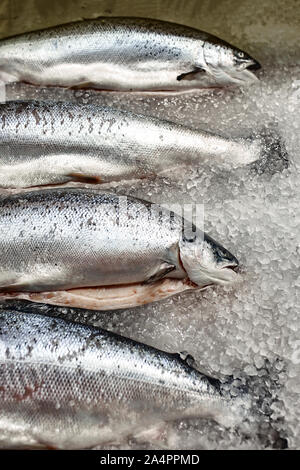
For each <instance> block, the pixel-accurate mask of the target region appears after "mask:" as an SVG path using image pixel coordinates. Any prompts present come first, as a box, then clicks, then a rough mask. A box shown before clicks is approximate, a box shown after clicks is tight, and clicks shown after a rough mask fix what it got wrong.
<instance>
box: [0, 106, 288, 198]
mask: <svg viewBox="0 0 300 470" xmlns="http://www.w3.org/2000/svg"><path fill="white" fill-rule="evenodd" d="M284 154H285V150H284V146H283V144H282V143H281V142H280V139H278V137H277V136H275V135H274V136H273V138H272V139H270V137H268V139H267V136H266V135H258V136H257V137H252V138H236V139H232V138H228V137H222V136H219V135H216V134H212V133H209V132H206V131H201V130H195V129H190V128H188V127H186V126H184V125H180V124H176V123H172V122H169V121H165V120H161V119H157V118H153V117H150V116H143V115H140V114H134V113H131V112H129V111H121V110H118V109H113V108H110V107H101V106H97V105H82V104H74V103H51V102H49V103H48V102H45V103H38V102H30V101H29V102H7V103H3V104H0V187H1V188H5V189H10V188H18V189H20V188H27V187H35V186H46V185H59V184H64V183H68V182H81V183H82V182H83V183H90V184H97V183H109V182H113V181H120V180H133V179H139V178H152V177H153V176H156V175H166V176H167V175H168V173H169V174H170V173H171V172H172V175H174V171H173V170H176V169H179V168H182V167H188V166H189V167H201V166H204V165H213V166H214V167H220V168H223V169H229V170H231V169H234V168H236V167H240V166H244V165H245V166H251V165H255V164H257V165H259V166H261V165H263V164H264V160H266V159H269V160H270V159H271V160H272V162H273V161H275V159H276V155H277V160H279V159H280V160H281V161H282V160H283V158H284Z"/></svg>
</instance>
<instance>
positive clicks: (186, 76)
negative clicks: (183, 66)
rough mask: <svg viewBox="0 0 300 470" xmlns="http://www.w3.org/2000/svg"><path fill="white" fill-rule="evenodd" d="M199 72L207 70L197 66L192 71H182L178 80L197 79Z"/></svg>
mask: <svg viewBox="0 0 300 470" xmlns="http://www.w3.org/2000/svg"><path fill="white" fill-rule="evenodd" d="M199 73H205V70H204V69H202V68H200V67H196V68H195V69H194V70H192V71H191V72H186V73H181V74H180V75H178V77H177V80H178V82H181V80H187V81H192V80H196V78H197V75H198V74H199Z"/></svg>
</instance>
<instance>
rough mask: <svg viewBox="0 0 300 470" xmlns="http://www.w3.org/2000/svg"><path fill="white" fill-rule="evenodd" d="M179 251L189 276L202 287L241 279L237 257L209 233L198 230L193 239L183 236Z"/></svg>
mask: <svg viewBox="0 0 300 470" xmlns="http://www.w3.org/2000/svg"><path fill="white" fill-rule="evenodd" d="M179 251H180V259H181V262H182V265H183V267H184V269H185V271H186V273H187V276H188V278H189V279H190V281H191V282H193V283H195V284H196V285H197V286H198V287H200V288H203V287H207V286H210V285H213V284H218V285H223V286H226V285H231V284H233V283H236V282H237V281H238V280H240V275H239V274H238V273H237V268H238V266H239V262H238V260H237V259H236V257H235V256H233V255H232V254H231V253H230V252H229V251H228V250H226V248H224V247H222V246H221V245H220V244H219V243H218V242H216V241H215V240H213V239H212V238H211V237H209V236H208V235H207V234H204V233H202V232H200V231H197V232H196V235H195V238H194V239H193V240H187V239H185V238H184V236H183V237H182V239H181V241H180V243H179Z"/></svg>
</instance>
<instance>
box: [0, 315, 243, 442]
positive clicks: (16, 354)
mask: <svg viewBox="0 0 300 470" xmlns="http://www.w3.org/2000/svg"><path fill="white" fill-rule="evenodd" d="M220 385H221V384H220V382H219V381H218V380H216V379H213V378H209V377H207V376H205V375H203V374H202V373H200V372H198V371H197V370H196V369H195V368H193V367H192V365H190V359H189V356H188V357H187V358H186V357H184V358H182V357H180V355H179V354H170V353H166V352H163V351H160V350H158V349H155V348H152V347H150V346H146V345H144V344H142V343H138V342H135V341H133V340H131V339H128V338H125V337H122V336H119V335H116V334H113V333H110V332H108V331H105V330H101V329H99V328H95V327H90V326H86V325H85V326H84V325H80V324H76V323H71V322H68V321H65V320H62V319H54V318H51V317H47V316H43V315H36V314H24V313H19V312H18V313H16V312H14V311H12V310H6V311H1V312H0V447H1V448H28V447H29V448H60V449H81V448H91V447H95V446H97V445H98V446H99V445H101V444H102V445H104V444H105V443H110V442H118V441H120V440H121V441H122V440H124V439H126V438H128V437H130V436H133V435H135V434H138V433H141V432H143V431H145V430H149V428H151V426H153V427H154V426H155V425H157V424H158V423H161V422H163V421H167V420H172V419H173V420H174V419H176V418H179V417H180V418H188V417H200V418H202V417H206V418H211V419H213V420H215V421H217V422H218V423H221V424H222V425H226V426H228V427H229V426H235V425H237V424H238V423H239V422H240V421H242V420H243V419H244V418H245V409H246V408H247V405H248V399H249V398H248V397H247V395H246V394H245V393H244V394H243V393H242V392H240V394H239V395H238V396H236V393H235V394H234V395H235V396H234V397H233V396H232V394H231V391H230V389H229V390H227V391H225V390H223V389H222V387H220Z"/></svg>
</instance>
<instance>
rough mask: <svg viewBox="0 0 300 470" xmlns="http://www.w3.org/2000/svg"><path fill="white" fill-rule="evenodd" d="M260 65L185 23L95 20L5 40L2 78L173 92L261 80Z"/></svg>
mask: <svg viewBox="0 0 300 470" xmlns="http://www.w3.org/2000/svg"><path fill="white" fill-rule="evenodd" d="M259 68H260V65H259V63H258V62H257V61H256V60H254V59H253V58H252V57H250V56H249V55H248V54H246V53H245V52H243V51H241V50H240V49H237V48H236V47H233V46H231V45H230V44H228V43H226V42H224V41H222V40H220V39H218V38H216V37H214V36H212V35H210V34H208V33H205V32H202V31H199V30H197V29H194V28H190V27H188V26H183V25H178V24H173V23H168V22H165V21H158V20H152V19H148V18H147V19H143V18H128V17H125V18H122V17H120V18H118V17H115V18H111V17H109V18H98V19H93V20H87V21H81V22H77V23H71V24H66V25H61V26H57V27H54V28H49V29H46V30H43V31H37V32H32V33H26V34H22V35H19V36H15V37H12V38H8V39H5V40H2V41H1V43H0V80H2V81H4V82H6V83H9V82H17V81H24V82H29V83H32V84H35V85H56V86H64V87H89V88H97V89H105V90H125V91H133V90H137V91H148V90H149V91H163V90H168V91H174V90H175V91H176V90H187V89H195V88H203V87H215V86H217V87H219V86H227V85H233V84H238V85H239V84H244V83H247V82H251V81H254V80H256V77H255V75H254V74H253V73H252V70H256V69H259Z"/></svg>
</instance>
